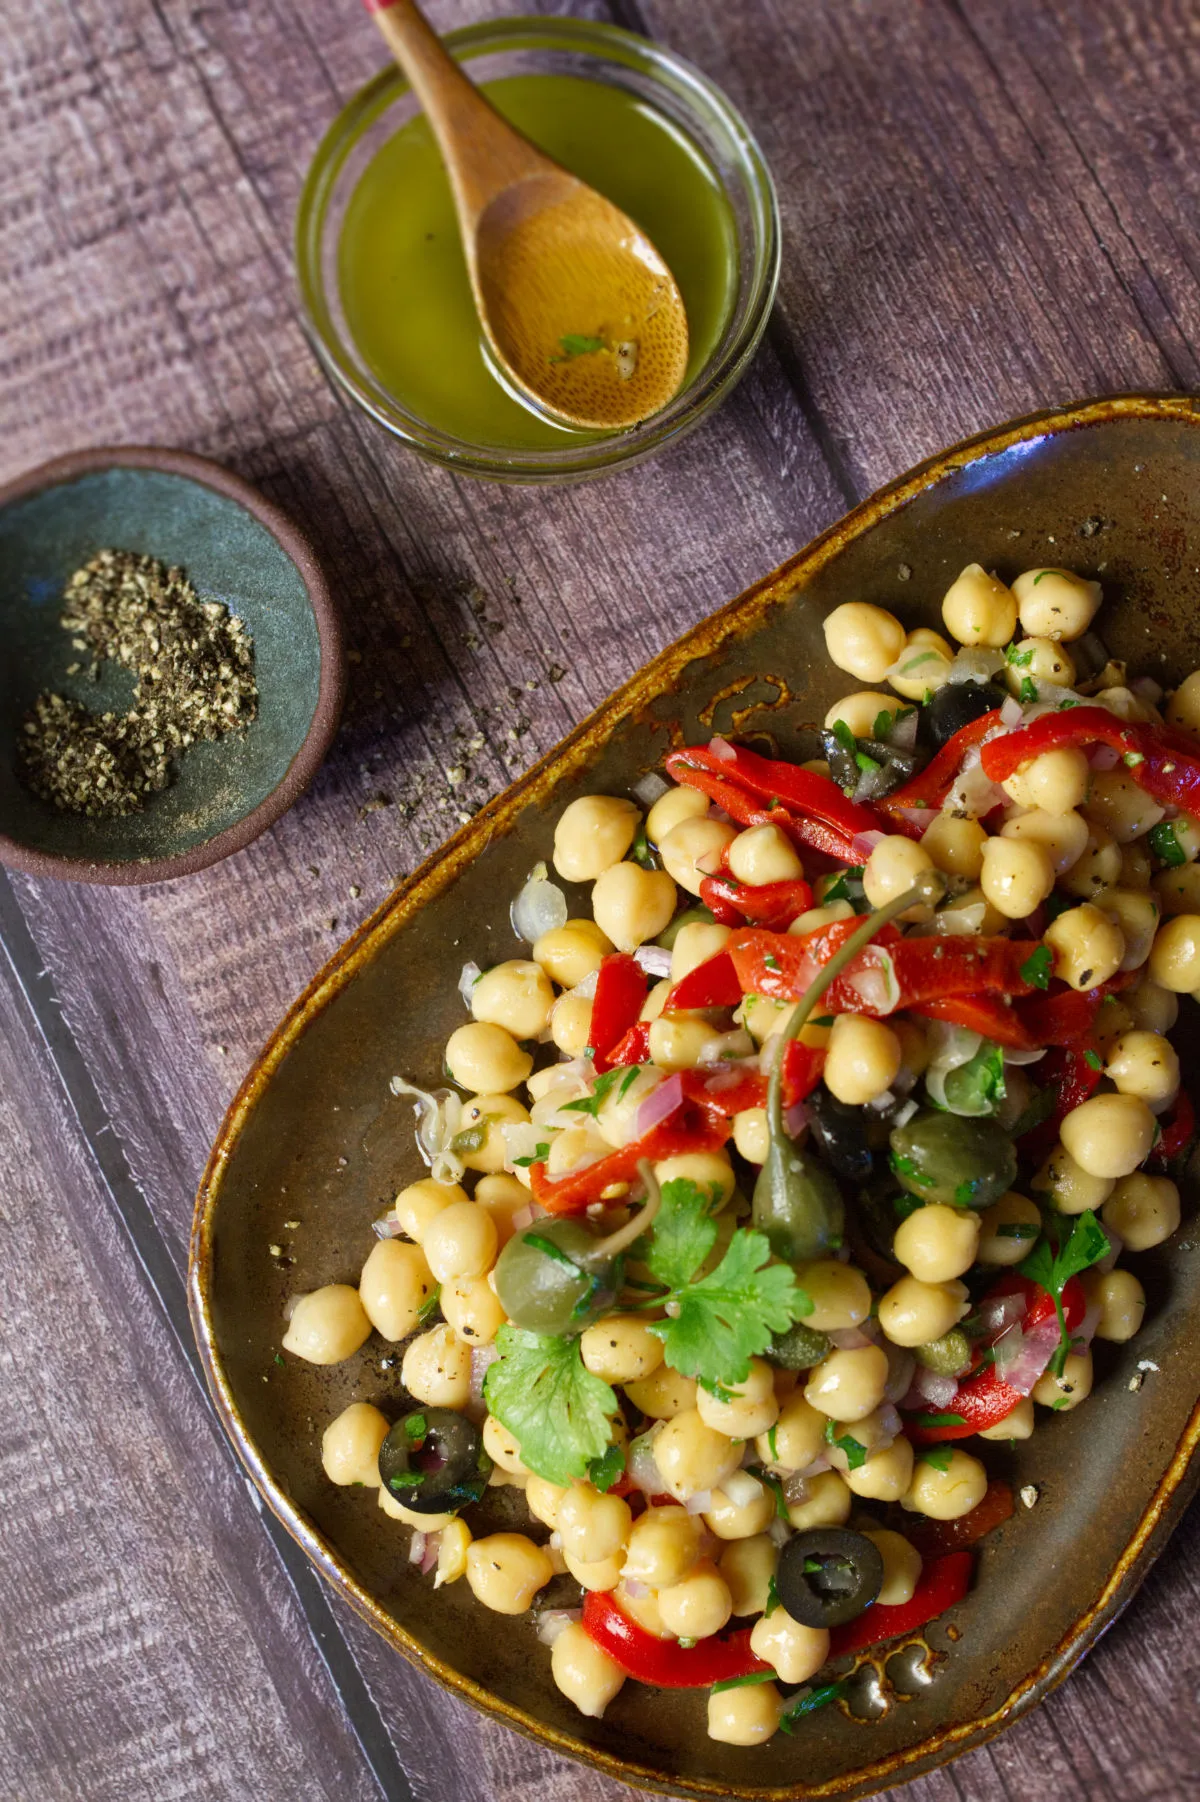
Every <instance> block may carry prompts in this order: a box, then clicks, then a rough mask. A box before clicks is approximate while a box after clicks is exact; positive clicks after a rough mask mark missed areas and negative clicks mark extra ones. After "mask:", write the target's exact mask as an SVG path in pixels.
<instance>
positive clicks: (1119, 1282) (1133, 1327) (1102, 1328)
mask: <svg viewBox="0 0 1200 1802" xmlns="http://www.w3.org/2000/svg"><path fill="white" fill-rule="evenodd" d="M1114 1230H1115V1229H1114ZM1081 1280H1082V1282H1083V1292H1084V1294H1085V1295H1086V1296H1087V1302H1088V1307H1089V1308H1096V1309H1098V1310H1099V1316H1100V1317H1099V1319H1098V1320H1097V1322H1096V1337H1097V1339H1107V1340H1109V1341H1111V1343H1112V1344H1114V1345H1124V1344H1125V1342H1126V1340H1127V1339H1132V1338H1133V1335H1134V1334H1135V1333H1136V1332H1138V1331H1139V1329H1140V1328H1141V1324H1142V1319H1143V1317H1144V1315H1145V1312H1146V1291H1145V1290H1144V1289H1143V1288H1142V1285H1141V1284H1140V1283H1139V1282H1138V1279H1137V1278H1136V1276H1134V1274H1133V1272H1132V1270H1108V1271H1099V1270H1085V1271H1084V1273H1083V1277H1082V1279H1081Z"/></svg>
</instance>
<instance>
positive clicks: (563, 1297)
mask: <svg viewBox="0 0 1200 1802" xmlns="http://www.w3.org/2000/svg"><path fill="white" fill-rule="evenodd" d="M638 1175H639V1177H640V1178H641V1180H642V1183H643V1184H644V1186H645V1189H646V1201H645V1205H644V1206H643V1207H642V1208H641V1209H640V1210H639V1212H638V1213H636V1214H634V1215H633V1216H632V1218H631V1219H629V1220H627V1221H626V1222H625V1225H624V1226H622V1227H618V1228H617V1230H616V1232H613V1233H608V1234H606V1235H605V1237H604V1238H597V1237H596V1235H595V1233H593V1232H591V1231H589V1229H588V1228H587V1227H586V1226H584V1224H583V1222H582V1221H581V1220H564V1219H561V1218H560V1219H547V1220H539V1221H538V1222H537V1223H536V1225H534V1226H531V1227H530V1228H529V1229H528V1230H527V1231H526V1232H523V1233H518V1235H517V1236H516V1238H513V1239H510V1240H509V1242H508V1244H507V1245H506V1246H505V1247H504V1250H503V1251H502V1252H501V1253H500V1256H499V1258H498V1260H497V1262H496V1270H495V1278H494V1280H495V1285H496V1296H497V1299H498V1300H499V1302H500V1306H501V1307H502V1308H503V1309H504V1312H505V1313H506V1314H507V1315H508V1318H509V1319H510V1320H511V1321H512V1323H513V1325H514V1326H518V1327H523V1328H524V1330H525V1331H526V1332H529V1333H553V1334H557V1335H559V1336H562V1337H567V1336H570V1335H573V1334H575V1333H582V1332H583V1330H584V1328H585V1327H587V1326H590V1325H591V1323H592V1321H593V1320H595V1319H596V1318H597V1316H598V1315H600V1314H602V1313H603V1312H604V1310H605V1309H606V1308H610V1307H611V1306H612V1304H613V1302H614V1301H615V1300H616V1297H617V1291H618V1290H619V1289H620V1287H621V1275H622V1269H623V1263H622V1253H623V1252H625V1251H626V1250H628V1248H629V1246H631V1245H632V1244H633V1242H634V1240H635V1239H638V1238H640V1237H641V1235H642V1233H644V1232H645V1230H646V1228H647V1227H648V1226H649V1225H650V1222H651V1221H652V1220H653V1219H654V1216H655V1214H656V1213H657V1212H658V1205H659V1200H660V1196H659V1189H658V1183H657V1182H656V1180H655V1177H654V1171H653V1169H652V1167H651V1165H650V1164H649V1163H648V1162H647V1161H646V1160H645V1159H644V1158H643V1159H642V1161H641V1163H640V1164H639V1165H638Z"/></svg>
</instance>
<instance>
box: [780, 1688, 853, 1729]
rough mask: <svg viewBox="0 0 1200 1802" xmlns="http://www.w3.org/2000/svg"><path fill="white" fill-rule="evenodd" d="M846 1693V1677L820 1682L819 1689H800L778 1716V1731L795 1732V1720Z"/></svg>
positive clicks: (812, 1712)
mask: <svg viewBox="0 0 1200 1802" xmlns="http://www.w3.org/2000/svg"><path fill="white" fill-rule="evenodd" d="M845 1693H846V1679H845V1678H844V1677H843V1678H841V1679H840V1680H839V1681H838V1682H837V1683H822V1684H821V1686H820V1688H819V1689H808V1690H804V1689H802V1690H801V1691H800V1692H799V1694H798V1695H797V1696H796V1697H795V1698H794V1700H793V1701H792V1702H790V1703H789V1704H788V1706H787V1708H785V1709H784V1711H783V1713H782V1714H781V1715H780V1717H779V1727H780V1731H781V1732H783V1733H793V1732H795V1728H796V1722H797V1721H800V1720H803V1718H804V1716H805V1715H806V1714H815V1713H816V1711H817V1709H818V1708H824V1707H825V1706H826V1705H827V1704H828V1703H830V1702H837V1701H840V1699H841V1698H842V1696H844V1695H845Z"/></svg>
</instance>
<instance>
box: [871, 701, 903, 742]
mask: <svg viewBox="0 0 1200 1802" xmlns="http://www.w3.org/2000/svg"><path fill="white" fill-rule="evenodd" d="M899 717H900V716H899V714H897V715H896V718H897V719H899ZM892 725H893V720H892V716H891V714H890V713H889V712H888V711H887V709H886V708H884V709H883V710H882V711H881V712H879V713H877V714H876V715H875V724H874V725H873V726H872V727H871V737H872V738H886V737H887V735H888V733H889V732H890V731H891V729H892Z"/></svg>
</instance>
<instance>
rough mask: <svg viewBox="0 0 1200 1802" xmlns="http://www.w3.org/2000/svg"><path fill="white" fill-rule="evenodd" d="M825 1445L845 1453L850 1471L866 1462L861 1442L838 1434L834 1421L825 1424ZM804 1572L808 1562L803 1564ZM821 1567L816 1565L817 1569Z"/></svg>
mask: <svg viewBox="0 0 1200 1802" xmlns="http://www.w3.org/2000/svg"><path fill="white" fill-rule="evenodd" d="M825 1443H826V1445H835V1446H836V1447H837V1449H838V1451H839V1452H845V1454H846V1464H847V1467H848V1468H849V1469H850V1470H860V1469H861V1468H862V1466H863V1465H864V1464H865V1463H866V1461H867V1448H866V1446H865V1445H864V1444H863V1443H862V1441H861V1440H859V1439H855V1438H853V1437H852V1436H851V1435H850V1434H849V1433H839V1432H838V1423H837V1421H836V1420H827V1421H826V1422H825ZM804 1568H805V1570H807V1569H808V1562H807V1561H806V1562H805V1565H804ZM820 1568H821V1566H820V1565H817V1569H820Z"/></svg>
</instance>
